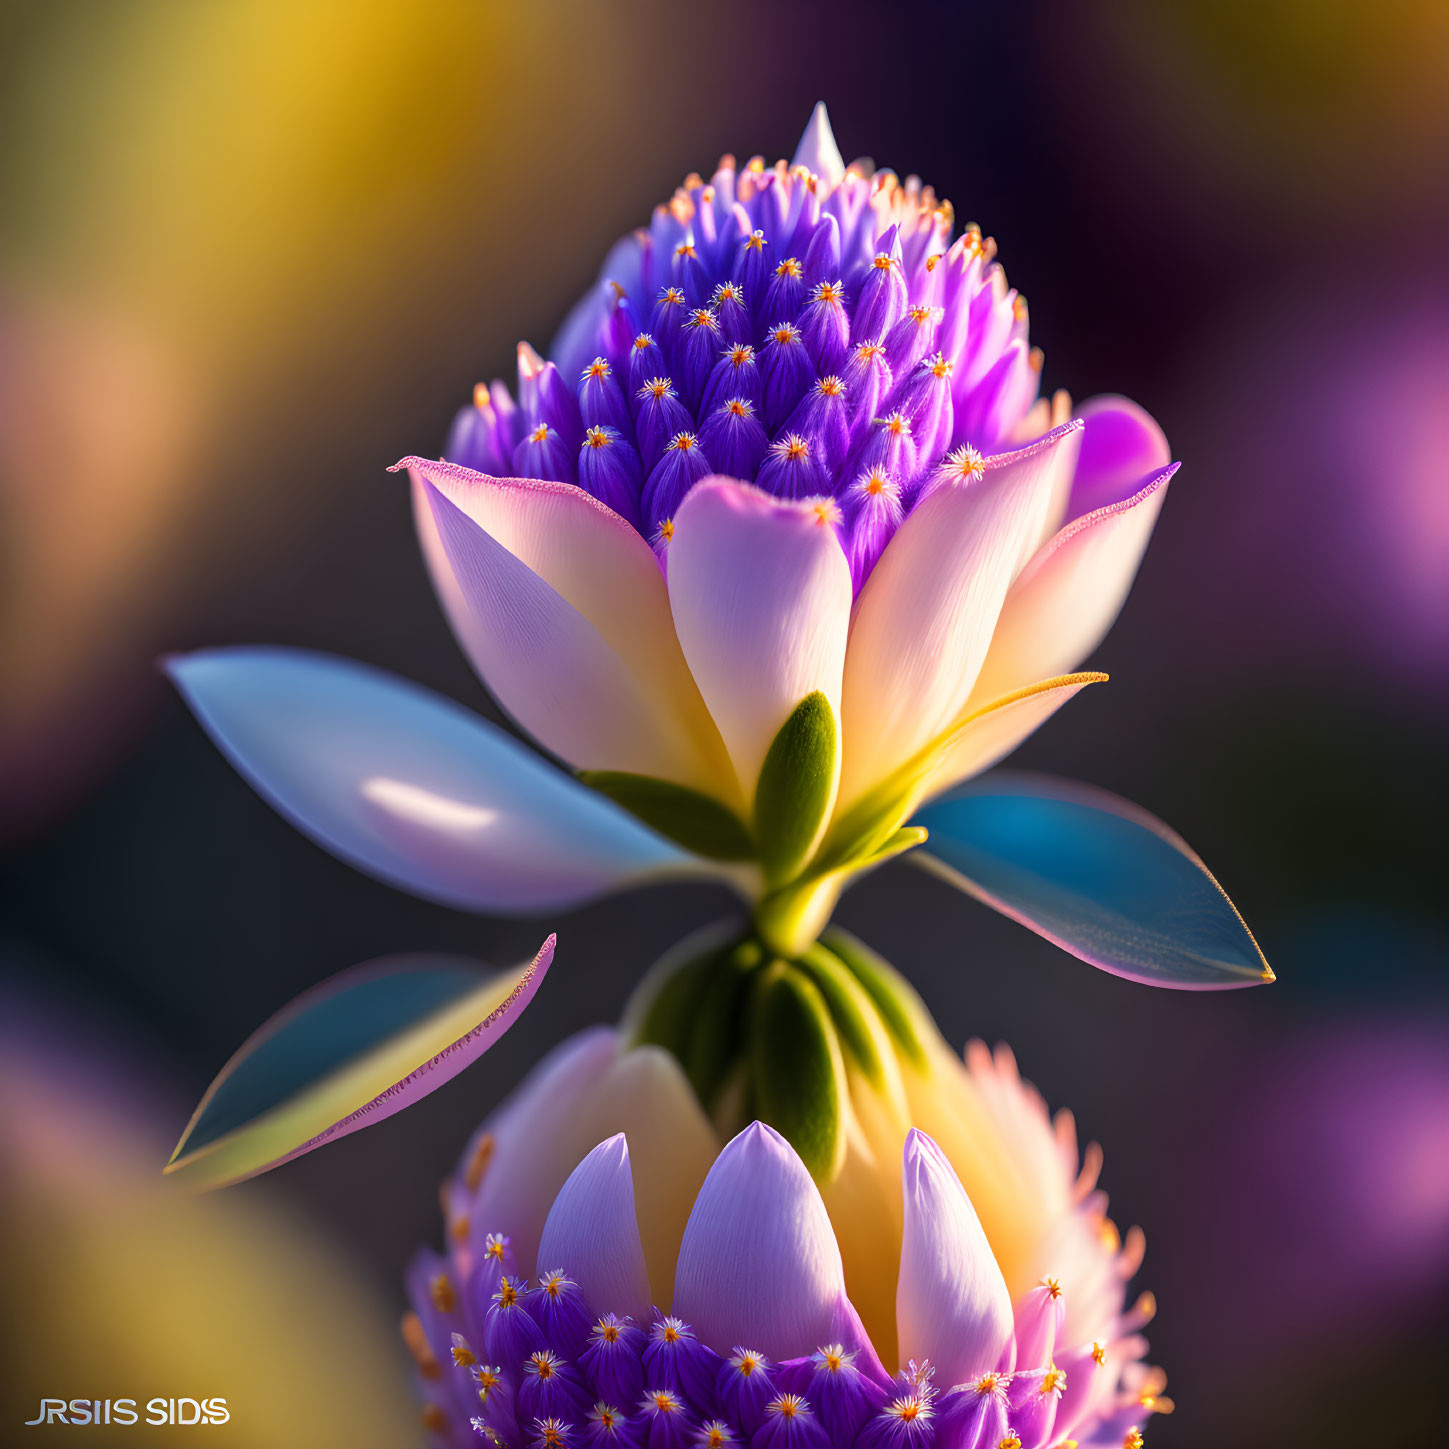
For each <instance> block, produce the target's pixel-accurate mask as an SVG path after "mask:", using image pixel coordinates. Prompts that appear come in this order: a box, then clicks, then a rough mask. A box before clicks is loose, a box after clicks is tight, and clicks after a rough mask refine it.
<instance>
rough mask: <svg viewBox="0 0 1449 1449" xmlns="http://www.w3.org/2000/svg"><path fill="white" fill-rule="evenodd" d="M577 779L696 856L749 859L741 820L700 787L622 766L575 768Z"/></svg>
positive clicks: (746, 831)
mask: <svg viewBox="0 0 1449 1449" xmlns="http://www.w3.org/2000/svg"><path fill="white" fill-rule="evenodd" d="M579 779H580V780H582V781H583V782H584V784H585V785H589V786H591V787H592V788H593V789H595V790H597V791H599V793H600V794H602V795H607V796H608V797H609V799H611V800H612V801H613V802H614V803H615V804H616V805H622V806H623V807H624V809H625V810H627V811H628V812H629V813H630V814H631V815H633V816H636V817H637V818H638V819H640V820H642V821H643V822H644V823H645V824H646V825H647V826H649V828H650V829H651V830H657V831H658V832H659V833H660V835H663V836H666V837H667V838H668V839H670V840H672V841H674V842H675V844H677V845H682V846H683V847H684V848H685V849H686V850H692V851H693V852H694V853H695V854H696V855H702V856H705V857H707V858H708V859H710V860H753V859H754V856H755V843H754V841H753V840H752V839H751V838H750V832H749V828H748V826H746V824H745V822H744V821H743V820H741V819H740V817H739V816H738V815H736V814H735V812H734V811H733V810H731V809H730V808H729V806H728V805H724V804H721V803H720V801H718V800H716V799H715V798H714V797H713V796H712V795H706V794H705V793H704V792H703V791H702V790H691V789H690V788H689V787H688V786H687V785H676V784H674V783H673V782H671V781H669V780H658V779H655V777H654V776H653V775H631V774H629V773H627V772H626V771H623V770H580V771H579Z"/></svg>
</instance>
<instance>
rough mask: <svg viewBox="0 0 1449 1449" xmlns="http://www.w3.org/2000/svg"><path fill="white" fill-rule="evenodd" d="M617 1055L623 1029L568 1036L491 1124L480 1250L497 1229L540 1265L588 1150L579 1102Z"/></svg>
mask: <svg viewBox="0 0 1449 1449" xmlns="http://www.w3.org/2000/svg"><path fill="white" fill-rule="evenodd" d="M618 1055H619V1038H618V1033H617V1032H615V1031H614V1030H612V1029H611V1028H609V1027H602V1026H600V1027H593V1028H591V1029H589V1030H587V1031H582V1032H579V1033H577V1034H576V1035H574V1036H571V1037H569V1038H568V1039H567V1040H566V1041H563V1042H561V1043H560V1044H559V1045H558V1046H556V1047H555V1048H554V1049H553V1050H552V1051H551V1052H550V1053H549V1054H548V1055H547V1056H546V1057H544V1059H543V1060H542V1061H541V1062H539V1063H538V1065H537V1066H536V1067H534V1069H533V1070H532V1071H531V1072H530V1073H529V1074H528V1076H527V1077H526V1078H524V1080H523V1082H522V1083H521V1084H520V1085H519V1087H518V1088H517V1089H516V1090H515V1091H514V1093H513V1094H512V1096H510V1097H509V1099H508V1100H507V1101H506V1102H505V1103H504V1104H503V1106H502V1107H500V1108H499V1109H498V1111H496V1112H495V1113H494V1114H493V1116H492V1118H491V1119H490V1121H489V1122H488V1123H487V1124H485V1125H486V1128H487V1130H488V1131H489V1132H490V1133H491V1134H492V1136H493V1152H492V1157H491V1159H490V1160H489V1162H488V1166H487V1168H486V1170H485V1172H484V1175H483V1179H482V1182H481V1183H480V1184H479V1186H478V1189H477V1192H476V1195H475V1196H474V1199H473V1201H472V1203H471V1204H470V1205H469V1206H468V1207H467V1216H468V1224H469V1237H470V1241H471V1242H472V1244H473V1249H474V1252H475V1253H481V1251H482V1249H483V1245H484V1243H485V1242H486V1240H487V1238H488V1235H489V1234H490V1233H503V1234H504V1235H505V1236H507V1237H508V1238H509V1239H510V1245H511V1247H512V1249H513V1254H514V1257H515V1259H516V1260H517V1263H518V1268H519V1271H520V1272H521V1273H523V1274H524V1275H525V1276H526V1277H532V1276H533V1275H534V1273H535V1272H536V1271H537V1269H538V1266H539V1264H538V1244H539V1239H540V1238H541V1237H542V1235H543V1227H544V1223H545V1222H546V1221H547V1219H548V1212H549V1208H550V1207H551V1206H552V1205H553V1202H554V1200H555V1199H556V1198H557V1197H558V1194H559V1191H560V1190H561V1189H562V1187H563V1185H564V1183H565V1182H566V1181H567V1180H568V1175H569V1173H570V1172H572V1171H573V1169H574V1167H575V1166H576V1165H577V1164H578V1162H579V1160H580V1158H582V1157H583V1156H584V1154H585V1153H586V1152H587V1151H588V1150H589V1148H588V1141H589V1140H590V1139H587V1138H585V1137H584V1135H583V1132H582V1131H581V1130H580V1129H579V1121H578V1118H579V1110H578V1108H579V1103H580V1102H581V1101H587V1100H589V1099H590V1098H591V1097H592V1095H593V1094H594V1093H595V1092H596V1091H597V1090H598V1089H599V1085H600V1083H601V1082H602V1081H603V1080H604V1079H605V1077H606V1076H607V1075H608V1073H609V1069H610V1068H611V1067H612V1066H613V1064H614V1062H615V1060H616V1059H617V1057H618ZM592 1140H595V1141H597V1139H596V1138H595V1139H592ZM544 1266H545V1267H546V1268H553V1267H555V1266H557V1265H555V1264H553V1263H548V1264H545V1265H544ZM600 1311H601V1312H602V1311H603V1310H600Z"/></svg>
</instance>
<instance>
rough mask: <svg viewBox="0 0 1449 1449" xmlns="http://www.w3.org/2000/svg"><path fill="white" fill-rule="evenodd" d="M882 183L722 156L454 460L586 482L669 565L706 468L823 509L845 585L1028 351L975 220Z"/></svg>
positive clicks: (988, 425) (466, 430) (1028, 385)
mask: <svg viewBox="0 0 1449 1449" xmlns="http://www.w3.org/2000/svg"><path fill="white" fill-rule="evenodd" d="M952 231H953V219H952V211H951V208H950V205H949V203H938V202H937V200H936V197H935V195H934V193H933V192H932V191H931V189H930V188H929V187H926V186H922V185H921V183H920V182H919V181H918V180H916V178H914V177H912V178H910V179H909V180H907V181H906V182H904V183H903V182H901V181H900V180H899V179H898V178H897V177H896V176H895V174H894V173H893V172H889V171H884V172H878V173H874V174H869V173H867V171H866V169H865V168H863V167H860V166H856V167H852V168H850V169H849V170H848V171H847V172H846V173H845V176H844V178H843V179H842V180H841V182H840V183H839V184H838V185H836V186H834V187H831V186H829V184H828V183H827V182H826V181H825V180H824V179H823V178H821V177H818V176H815V175H812V174H811V173H809V172H808V171H806V170H805V168H804V167H795V168H793V169H792V168H790V167H788V166H787V165H786V164H785V163H784V162H780V163H778V164H777V165H776V166H774V167H773V168H766V167H765V166H764V164H763V162H762V161H760V160H759V159H758V158H756V159H755V160H753V161H751V162H750V163H749V164H748V165H747V166H745V167H744V168H743V169H739V168H737V167H736V165H735V162H734V158H733V157H725V158H724V159H723V160H722V161H721V162H720V165H719V168H718V170H717V171H716V172H715V175H714V176H713V177H712V178H711V179H710V180H709V181H708V182H706V181H704V180H703V179H702V178H701V177H699V176H691V177H689V178H688V179H687V180H686V182H685V184H684V186H683V187H682V188H681V189H680V190H679V191H677V192H676V193H675V195H674V196H673V198H672V199H671V200H670V202H669V203H668V204H667V205H664V206H660V207H658V208H656V210H655V214H654V218H653V221H652V223H651V225H650V227H649V229H648V230H647V231H646V230H641V231H639V232H636V233H635V234H634V235H633V236H632V237H629V238H626V239H625V240H624V241H622V242H621V243H619V245H618V246H616V247H615V248H614V250H613V251H612V252H611V253H610V256H609V260H608V262H607V263H606V265H605V270H604V273H603V275H602V277H601V280H600V284H599V287H598V288H597V289H596V290H595V291H594V292H591V293H590V294H589V295H588V296H586V297H585V298H584V299H583V301H582V302H581V303H580V304H579V306H578V307H577V308H576V309H575V312H574V314H573V317H572V318H571V319H570V322H569V324H568V325H566V327H565V329H564V333H563V335H562V336H561V337H560V339H559V342H558V343H557V344H556V346H555V349H554V357H553V360H552V361H549V362H545V361H544V360H543V359H542V358H540V357H539V355H538V354H537V353H536V352H534V351H533V349H532V348H531V347H528V346H527V345H526V344H525V345H523V346H521V347H520V348H519V375H518V387H517V395H516V397H515V395H514V394H513V393H512V392H510V390H509V389H508V388H507V386H506V385H504V384H503V383H501V382H495V383H493V384H492V386H491V387H489V388H484V387H481V386H480V387H479V388H477V389H476V390H475V394H474V401H473V404H472V405H471V406H469V407H465V408H464V409H463V410H462V411H461V412H460V414H459V415H458V418H457V420H456V422H455V423H454V426H453V431H452V434H451V436H450V438H449V440H448V446H447V454H446V456H447V458H448V459H449V460H450V461H452V462H456V463H460V464H462V465H464V466H465V467H469V468H474V469H477V470H478V471H480V472H483V473H488V474H491V475H493V476H502V477H530V478H542V479H551V480H554V481H557V482H562V483H568V484H572V485H575V486H578V487H581V488H583V489H585V490H586V491H587V492H589V493H591V494H592V495H593V496H594V497H596V498H598V499H600V500H601V501H602V502H604V503H606V504H607V505H608V506H609V507H610V508H612V509H614V510H615V511H616V512H617V513H619V514H621V515H622V516H623V517H624V518H626V519H627V520H628V521H629V522H630V523H631V524H632V525H633V526H634V527H635V528H636V529H638V531H639V532H640V533H641V534H642V535H643V536H644V537H645V538H646V539H648V540H649V541H650V543H651V544H653V545H654V546H655V548H656V549H659V550H660V551H662V550H663V549H664V548H666V547H667V545H668V541H669V539H670V537H671V535H672V527H671V525H672V520H673V518H674V515H675V513H676V512H677V511H678V508H679V505H680V504H681V503H682V502H683V500H684V498H685V496H686V495H687V494H688V492H689V491H690V489H691V488H693V486H694V485H695V484H696V483H697V482H698V481H699V480H700V479H701V478H704V477H707V476H709V475H711V474H725V475H727V476H730V477H734V478H739V479H742V480H744V481H745V482H749V483H754V484H755V485H756V486H758V487H759V488H761V489H763V490H764V491H766V492H768V493H771V494H773V495H775V496H776V497H779V498H783V499H806V498H809V499H815V498H829V499H835V500H838V502H839V510H838V513H837V515H836V517H837V519H838V522H837V527H838V529H839V532H840V538H841V544H842V547H843V548H844V549H845V552H846V554H847V557H849V559H850V561H851V567H852V573H853V575H854V578H855V583H856V587H857V588H859V587H860V586H861V584H862V583H863V582H864V579H865V578H866V576H867V575H868V574H869V572H870V570H871V568H873V567H874V564H875V561H876V560H877V559H878V558H879V556H880V553H881V551H882V550H883V549H884V547H885V545H886V543H887V542H888V541H889V539H890V537H891V535H892V534H893V533H894V532H895V530H896V528H898V527H899V526H900V523H901V521H902V519H903V518H904V517H905V516H906V515H907V514H908V513H909V512H910V510H911V508H912V507H913V506H914V505H915V504H916V503H917V502H918V501H919V500H920V498H922V497H923V496H924V495H925V494H926V493H927V492H928V491H930V489H931V488H932V487H934V486H936V485H937V484H938V483H939V482H941V481H943V480H945V479H953V480H956V481H961V480H965V481H968V482H969V481H971V479H972V478H973V477H974V476H976V474H978V473H979V471H980V454H981V452H989V451H992V450H997V449H999V448H1001V447H1003V446H1007V445H1009V444H1011V443H1012V442H1013V441H1015V440H1016V438H1017V436H1018V430H1019V429H1020V428H1021V425H1022V422H1023V419H1024V418H1025V417H1026V414H1027V412H1028V411H1029V409H1030V408H1031V406H1032V404H1033V403H1034V401H1035V399H1036V395H1037V390H1038V383H1039V374H1040V368H1041V356H1040V353H1038V352H1035V351H1033V350H1032V349H1030V347H1029V346H1028V343H1027V317H1026V307H1025V304H1024V302H1023V301H1022V299H1021V298H1019V297H1017V296H1016V294H1015V293H1013V292H1010V291H1009V290H1008V288H1007V285H1006V279H1005V276H1004V274H1003V272H1002V270H1001V267H1000V266H999V265H998V264H997V263H996V262H995V261H994V256H995V244H994V243H993V242H991V241H990V240H989V239H986V240H983V238H982V236H981V233H980V231H979V230H978V229H977V228H976V227H974V226H971V227H968V228H966V230H965V231H964V232H963V233H962V234H961V235H960V236H959V237H957V238H956V239H955V241H954V243H953V241H952Z"/></svg>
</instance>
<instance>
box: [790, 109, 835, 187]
mask: <svg viewBox="0 0 1449 1449" xmlns="http://www.w3.org/2000/svg"><path fill="white" fill-rule="evenodd" d="M791 164H792V165H794V166H804V167H805V168H806V169H807V170H809V171H812V172H814V173H815V174H816V175H817V176H820V177H823V178H824V179H825V180H826V181H828V182H829V183H830V185H831V186H838V185H839V184H840V181H841V178H842V177H843V176H844V175H845V160H844V158H843V157H842V156H841V154H840V147H839V146H837V145H836V144H835V133H834V132H833V131H832V130H831V129H830V113H829V112H828V111H827V110H826V109H825V102H824V101H816V103H815V109H814V110H813V111H812V112H811V113H810V120H809V122H808V123H807V124H806V127H805V132H804V134H803V135H802V136H801V137H800V144H799V145H798V146H797V147H796V148H795V159H794V161H793V162H792V163H791Z"/></svg>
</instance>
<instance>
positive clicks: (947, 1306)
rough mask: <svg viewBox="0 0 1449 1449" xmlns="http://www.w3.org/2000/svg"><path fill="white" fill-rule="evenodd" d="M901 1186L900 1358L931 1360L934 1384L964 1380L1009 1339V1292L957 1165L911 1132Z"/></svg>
mask: <svg viewBox="0 0 1449 1449" xmlns="http://www.w3.org/2000/svg"><path fill="white" fill-rule="evenodd" d="M903 1184H904V1198H905V1226H904V1231H903V1234H902V1238H901V1275H900V1280H899V1283H898V1285H897V1289H896V1332H897V1335H898V1338H899V1345H900V1350H899V1351H900V1357H901V1360H902V1361H903V1362H904V1361H906V1360H909V1359H915V1360H916V1362H917V1363H920V1362H922V1361H923V1360H927V1359H929V1360H930V1362H931V1364H932V1365H933V1366H934V1368H935V1370H936V1380H937V1382H938V1383H942V1384H948V1385H949V1384H958V1383H964V1382H966V1381H967V1380H968V1379H971V1378H973V1377H975V1376H977V1375H979V1374H982V1373H986V1372H989V1371H990V1370H991V1369H994V1368H995V1367H996V1366H997V1363H998V1362H999V1361H1000V1359H1001V1355H1002V1352H1003V1350H1004V1349H1005V1348H1006V1346H1007V1344H1008V1343H1009V1342H1010V1340H1011V1331H1012V1314H1011V1295H1010V1294H1009V1293H1008V1292H1007V1290H1006V1281H1005V1279H1004V1278H1003V1277H1002V1276H1001V1269H1000V1267H999V1266H998V1265H997V1262H996V1259H995V1257H994V1256H993V1255H992V1252H991V1245H990V1244H989V1243H988V1242H987V1241H986V1234H985V1233H984V1232H983V1231H982V1228H981V1223H980V1220H979V1219H978V1218H977V1216H976V1211H975V1209H974V1208H973V1207H972V1206H971V1203H970V1200H969V1199H968V1198H967V1196H966V1190H965V1188H963V1187H962V1186H961V1180H960V1178H958V1177H957V1176H956V1172H955V1169H954V1168H952V1166H951V1164H950V1163H949V1162H948V1161H947V1160H946V1155H945V1154H944V1153H943V1152H942V1151H941V1149H940V1148H939V1147H937V1146H936V1144H935V1143H934V1142H933V1141H932V1140H931V1139H930V1138H929V1137H927V1136H926V1134H925V1133H924V1132H921V1131H919V1130H916V1129H912V1131H911V1133H910V1135H909V1136H908V1137H907V1139H906V1148H905V1158H904V1174H903Z"/></svg>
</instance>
